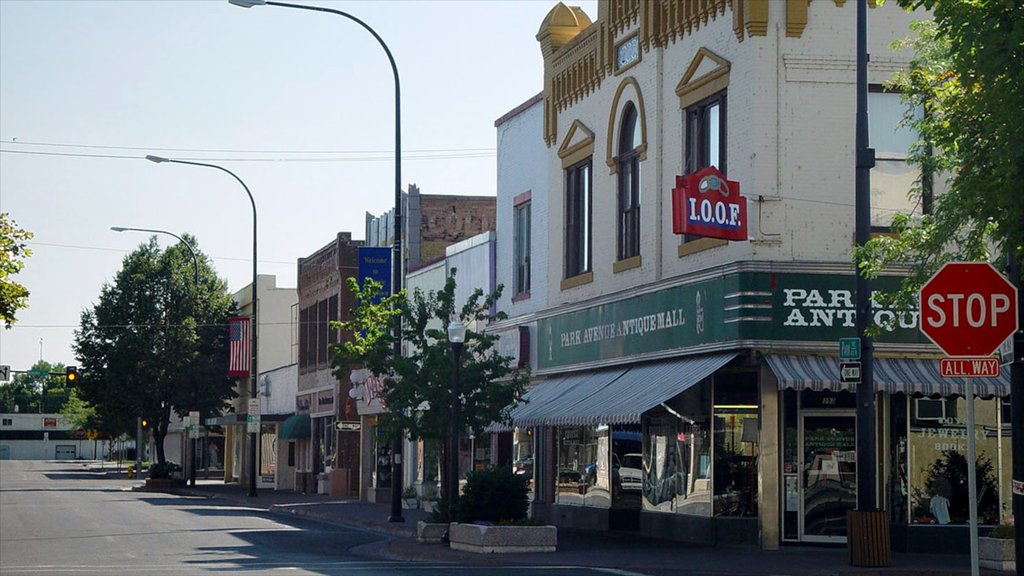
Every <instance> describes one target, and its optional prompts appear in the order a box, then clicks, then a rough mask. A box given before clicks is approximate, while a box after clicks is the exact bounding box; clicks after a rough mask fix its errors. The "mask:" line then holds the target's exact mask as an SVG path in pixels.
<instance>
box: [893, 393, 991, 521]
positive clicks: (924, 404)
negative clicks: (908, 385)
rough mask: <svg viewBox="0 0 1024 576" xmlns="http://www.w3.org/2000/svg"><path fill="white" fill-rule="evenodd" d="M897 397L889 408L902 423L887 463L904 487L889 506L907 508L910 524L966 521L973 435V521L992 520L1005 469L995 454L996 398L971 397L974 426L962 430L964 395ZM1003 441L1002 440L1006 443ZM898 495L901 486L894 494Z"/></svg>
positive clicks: (964, 425)
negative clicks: (969, 447) (969, 448)
mask: <svg viewBox="0 0 1024 576" xmlns="http://www.w3.org/2000/svg"><path fill="white" fill-rule="evenodd" d="M900 396H902V398H901V399H900V401H899V402H896V401H894V402H893V410H894V411H896V410H897V409H899V408H902V409H903V411H904V414H905V415H906V416H905V417H904V420H905V421H906V422H907V426H906V427H905V428H903V430H905V432H904V433H903V435H902V437H900V436H897V437H896V438H895V439H894V442H893V444H894V450H893V452H894V454H893V461H894V465H895V469H896V477H897V478H896V480H897V483H900V482H903V479H902V478H901V475H903V474H904V473H905V474H906V477H907V479H908V480H909V489H908V490H907V491H906V495H905V498H906V499H905V500H904V503H903V504H902V506H894V508H903V509H906V510H908V511H909V516H910V523H912V524H942V525H946V524H966V523H967V522H968V519H969V506H968V489H967V485H968V476H967V439H968V435H973V436H974V440H975V447H976V450H977V459H976V462H975V466H976V481H977V490H978V521H979V522H980V523H982V524H997V523H998V522H999V520H1000V516H1001V510H1002V507H1001V502H1000V486H999V483H1000V478H1001V477H1002V476H1004V475H1002V474H1001V473H1000V470H1001V469H1003V468H1004V467H1005V468H1008V467H1009V462H1006V463H1004V462H1003V456H1002V454H1001V452H1000V447H1001V444H1003V443H1004V442H1003V439H1002V437H1001V436H1002V432H1003V430H1002V428H1003V427H1002V426H1001V422H1000V420H1001V417H1000V416H1001V415H1000V402H999V400H998V399H990V400H983V399H975V400H974V411H975V426H974V430H968V429H967V424H966V421H967V417H966V414H967V400H966V399H965V398H960V397H948V398H907V397H905V396H903V395H900ZM894 420H895V418H894ZM1006 432H1007V433H1008V432H1009V431H1008V430H1006ZM895 433H896V430H895V429H894V434H895ZM1008 440H1009V439H1008V438H1007V441H1006V442H1005V444H1009V441H1008ZM904 462H905V463H906V469H905V472H904V470H903V463H904ZM1007 478H1008V476H1007ZM900 495H903V492H902V490H901V491H899V492H897V496H900Z"/></svg>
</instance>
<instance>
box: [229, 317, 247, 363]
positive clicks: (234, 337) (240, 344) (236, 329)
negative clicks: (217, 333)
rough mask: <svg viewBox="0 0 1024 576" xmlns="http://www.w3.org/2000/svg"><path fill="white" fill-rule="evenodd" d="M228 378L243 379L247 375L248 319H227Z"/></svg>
mask: <svg viewBox="0 0 1024 576" xmlns="http://www.w3.org/2000/svg"><path fill="white" fill-rule="evenodd" d="M228 332H229V336H228V341H229V345H230V353H229V356H228V377H229V378H244V377H246V376H248V375H249V354H250V351H249V341H250V340H251V337H250V336H249V317H248V316H235V317H233V318H228Z"/></svg>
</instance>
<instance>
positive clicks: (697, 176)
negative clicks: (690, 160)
mask: <svg viewBox="0 0 1024 576" xmlns="http://www.w3.org/2000/svg"><path fill="white" fill-rule="evenodd" d="M672 231H673V232H674V233H676V234H690V235H693V236H704V237H707V238H721V239H723V240H738V241H746V240H747V199H746V198H744V197H743V196H740V183H739V182H736V181H733V180H727V179H726V178H725V174H722V173H721V172H719V170H718V169H717V168H715V167H714V166H709V167H707V168H704V169H702V170H698V171H697V172H694V173H692V174H687V175H686V176H676V187H675V188H673V189H672Z"/></svg>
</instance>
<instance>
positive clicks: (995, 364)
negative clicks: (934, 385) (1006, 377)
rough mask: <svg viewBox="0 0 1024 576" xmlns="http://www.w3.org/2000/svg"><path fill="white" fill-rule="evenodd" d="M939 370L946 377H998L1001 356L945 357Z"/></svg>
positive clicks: (940, 363) (940, 362)
mask: <svg viewBox="0 0 1024 576" xmlns="http://www.w3.org/2000/svg"><path fill="white" fill-rule="evenodd" d="M939 371H940V372H941V373H942V376H943V377H944V378H998V377H999V358H997V357H995V356H986V357H982V358H943V359H942V360H940V361H939Z"/></svg>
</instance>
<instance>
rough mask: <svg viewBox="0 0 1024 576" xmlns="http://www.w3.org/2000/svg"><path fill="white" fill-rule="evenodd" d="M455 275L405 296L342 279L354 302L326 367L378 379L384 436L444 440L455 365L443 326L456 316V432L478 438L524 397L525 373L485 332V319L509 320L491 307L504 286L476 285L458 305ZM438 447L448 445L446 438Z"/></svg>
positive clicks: (340, 374) (344, 374)
mask: <svg viewBox="0 0 1024 576" xmlns="http://www.w3.org/2000/svg"><path fill="white" fill-rule="evenodd" d="M455 272H456V271H455V270H454V269H453V270H452V272H451V275H450V276H449V277H448V279H447V280H446V281H445V285H444V288H442V289H441V290H440V291H437V292H434V291H430V292H427V293H424V292H422V291H421V290H416V291H414V292H413V294H412V297H411V298H409V299H407V298H406V294H405V293H404V292H403V293H400V294H397V295H392V296H389V297H386V298H382V297H381V294H380V290H381V285H380V284H379V283H377V282H375V281H373V280H366V281H365V282H364V284H363V286H362V287H360V286H359V284H358V282H357V281H356V280H355V279H354V278H349V279H348V281H347V282H348V288H349V289H350V290H351V291H352V292H353V293H354V294H356V297H357V301H358V307H357V308H356V309H355V310H353V311H352V317H353V319H352V320H351V321H348V322H342V323H339V324H338V326H339V327H340V328H341V329H342V330H343V331H344V332H345V338H344V340H343V342H342V343H341V344H339V345H337V346H335V347H334V349H333V351H332V357H331V366H332V367H333V368H334V374H335V375H336V376H337V377H339V378H343V379H347V378H348V375H349V370H351V369H352V368H354V367H359V366H362V367H364V368H366V369H367V370H369V371H370V372H371V373H372V374H375V375H377V376H379V377H380V378H381V379H382V380H383V392H382V397H383V400H384V403H385V406H386V408H387V412H386V413H385V414H382V415H381V417H380V419H379V420H378V425H379V426H380V429H381V431H382V432H383V433H384V435H385V436H386V437H389V438H395V437H396V435H398V434H400V433H401V432H402V431H403V430H404V431H406V433H407V434H408V435H409V437H410V438H414V439H422V440H428V441H429V440H433V441H438V440H443V439H444V438H446V437H447V435H448V425H449V421H450V418H451V410H450V409H449V407H450V406H451V405H452V396H451V381H452V380H451V379H452V375H453V373H452V369H453V362H452V352H451V344H450V343H449V342H448V334H447V331H446V327H447V325H448V323H449V322H450V321H453V320H455V319H459V320H461V321H462V322H463V323H465V324H466V326H467V330H466V341H465V343H464V345H463V350H462V356H461V361H462V363H461V366H460V380H459V381H460V385H461V386H460V388H461V395H460V397H461V399H462V410H461V414H460V417H461V421H460V422H459V423H458V426H459V429H460V430H462V431H465V432H469V431H473V432H474V433H475V434H477V435H481V434H483V432H484V428H485V427H486V426H487V425H488V424H490V423H492V422H506V421H508V418H509V411H510V410H511V409H512V407H513V406H514V405H515V404H516V403H517V402H518V401H519V399H520V398H521V397H522V395H523V391H524V388H525V385H526V382H527V379H528V375H527V373H526V371H524V370H516V369H515V368H514V367H513V366H512V360H513V359H512V358H511V357H508V356H502V355H501V354H500V353H499V352H498V350H497V340H498V337H497V336H496V335H494V334H490V333H487V332H485V331H484V327H485V326H486V323H487V322H489V321H493V320H499V319H504V318H505V317H506V316H505V314H504V313H497V314H494V313H493V312H492V311H493V310H494V305H495V303H496V302H497V300H498V299H499V298H500V297H501V291H502V287H501V286H498V288H497V290H495V291H494V292H493V293H491V294H488V295H484V293H483V290H481V289H477V290H476V291H474V292H473V294H472V295H471V296H470V297H469V299H468V300H467V301H466V302H465V303H464V304H463V305H462V306H461V307H457V306H456V303H455V286H456V283H455ZM395 314H398V315H399V316H401V319H402V331H401V338H402V341H403V342H404V343H405V344H406V345H407V347H408V350H410V352H409V353H408V355H406V356H402V357H398V358H395V357H394V335H393V334H392V331H390V330H389V329H390V328H391V327H392V325H393V324H392V323H393V319H394V316H395ZM438 326H440V328H438ZM443 445H444V446H445V448H447V445H448V443H447V442H444V443H443ZM445 468H447V467H445ZM446 472H447V470H443V471H442V482H447V478H444V477H443V476H444V475H445V473H446Z"/></svg>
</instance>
